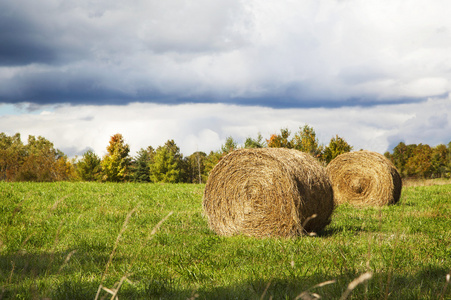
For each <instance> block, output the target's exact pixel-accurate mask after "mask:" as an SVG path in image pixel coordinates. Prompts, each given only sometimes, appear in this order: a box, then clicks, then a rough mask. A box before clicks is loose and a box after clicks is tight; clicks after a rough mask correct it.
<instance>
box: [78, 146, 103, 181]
mask: <svg viewBox="0 0 451 300" xmlns="http://www.w3.org/2000/svg"><path fill="white" fill-rule="evenodd" d="M101 171H102V166H101V160H100V157H98V156H97V154H95V153H94V151H92V150H88V151H86V152H85V153H84V154H83V157H82V159H81V160H80V161H79V162H78V163H77V172H78V175H79V176H80V178H81V179H82V180H85V181H98V180H100V179H101Z"/></svg>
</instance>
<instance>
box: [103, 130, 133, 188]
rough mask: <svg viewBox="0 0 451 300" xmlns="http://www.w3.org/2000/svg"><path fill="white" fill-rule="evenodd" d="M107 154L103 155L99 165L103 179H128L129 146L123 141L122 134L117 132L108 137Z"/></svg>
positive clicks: (112, 180) (118, 180) (111, 180)
mask: <svg viewBox="0 0 451 300" xmlns="http://www.w3.org/2000/svg"><path fill="white" fill-rule="evenodd" d="M107 151H108V154H107V155H105V156H104V158H103V160H102V162H101V166H102V173H103V178H102V179H103V180H104V181H110V182H121V181H125V180H127V179H128V175H129V168H130V157H129V155H128V154H129V152H130V146H129V145H128V144H126V143H125V141H124V138H123V137H122V134H120V133H117V134H115V135H113V136H112V137H111V139H110V143H109V145H108V147H107Z"/></svg>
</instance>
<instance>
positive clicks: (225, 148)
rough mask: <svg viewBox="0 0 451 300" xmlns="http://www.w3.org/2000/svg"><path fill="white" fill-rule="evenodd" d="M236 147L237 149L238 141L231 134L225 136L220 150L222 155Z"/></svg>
mask: <svg viewBox="0 0 451 300" xmlns="http://www.w3.org/2000/svg"><path fill="white" fill-rule="evenodd" d="M236 149H238V143H237V142H235V140H234V139H233V138H232V137H231V136H229V137H227V138H226V142H225V144H224V145H222V146H221V151H222V153H223V154H224V155H225V154H228V153H230V152H232V151H233V150H236Z"/></svg>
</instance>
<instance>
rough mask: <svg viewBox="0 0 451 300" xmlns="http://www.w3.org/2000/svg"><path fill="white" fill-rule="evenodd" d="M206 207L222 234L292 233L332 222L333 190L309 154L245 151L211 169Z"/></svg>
mask: <svg viewBox="0 0 451 300" xmlns="http://www.w3.org/2000/svg"><path fill="white" fill-rule="evenodd" d="M203 208H204V212H205V215H206V216H207V218H208V222H209V225H210V228H211V229H212V230H214V231H215V232H216V233H218V234H219V235H234V234H244V235H248V236H256V237H265V236H282V237H292V236H296V235H299V234H302V233H306V232H308V233H310V232H318V231H320V230H322V229H323V228H324V227H325V226H326V225H327V224H329V223H330V217H331V215H332V212H333V209H334V201H333V190H332V186H331V183H330V180H329V178H328V176H327V174H326V170H325V168H323V167H322V166H321V165H320V164H319V163H318V162H317V161H316V160H315V159H314V158H313V157H312V156H310V155H308V154H306V153H302V152H300V151H297V150H292V149H283V148H263V149H241V150H236V151H233V152H232V153H230V154H228V155H226V156H225V157H224V158H223V159H222V160H221V161H220V162H219V163H218V164H217V165H216V166H215V167H214V168H213V170H212V171H211V172H210V176H209V178H208V181H207V184H206V187H205V191H204V197H203Z"/></svg>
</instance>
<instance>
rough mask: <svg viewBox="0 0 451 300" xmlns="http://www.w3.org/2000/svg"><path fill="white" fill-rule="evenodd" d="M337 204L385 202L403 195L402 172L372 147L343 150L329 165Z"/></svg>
mask: <svg viewBox="0 0 451 300" xmlns="http://www.w3.org/2000/svg"><path fill="white" fill-rule="evenodd" d="M326 170H327V173H328V175H329V177H330V180H331V181H332V187H333V189H334V199H335V202H336V203H337V204H341V203H350V204H353V205H357V206H365V205H368V206H383V205H388V204H395V203H397V202H398V201H399V198H400V196H401V189H402V182H401V176H400V175H399V173H398V171H397V170H396V168H395V166H394V165H393V164H392V163H391V162H390V160H388V159H387V158H386V157H385V156H383V155H381V154H379V153H376V152H371V151H357V152H348V153H344V154H341V155H339V156H337V157H336V158H334V159H333V160H332V161H331V162H330V163H329V164H328V165H327V168H326Z"/></svg>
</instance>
